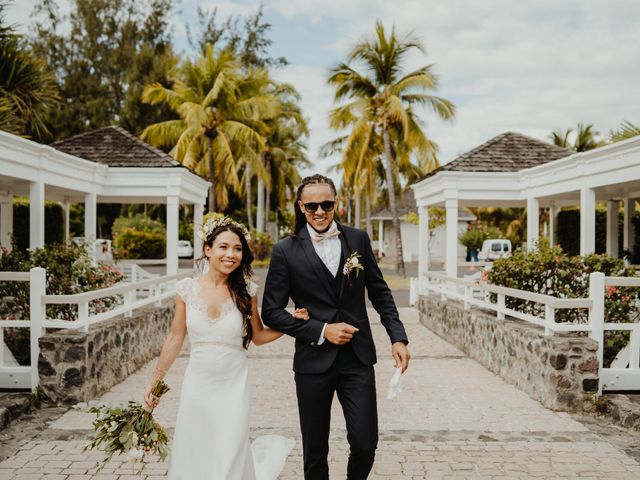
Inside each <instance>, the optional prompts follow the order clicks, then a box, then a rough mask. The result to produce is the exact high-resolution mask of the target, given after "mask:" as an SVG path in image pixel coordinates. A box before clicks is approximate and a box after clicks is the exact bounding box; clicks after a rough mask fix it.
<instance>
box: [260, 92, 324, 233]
mask: <svg viewBox="0 0 640 480" xmlns="http://www.w3.org/2000/svg"><path fill="white" fill-rule="evenodd" d="M273 87H274V90H273V94H274V95H275V96H276V97H277V98H278V100H279V109H280V111H279V113H278V115H277V116H275V117H273V118H271V119H267V120H266V122H265V123H266V124H267V127H268V129H269V133H268V134H267V136H266V139H265V148H264V149H263V151H262V153H261V160H262V164H263V165H264V168H265V169H266V171H267V176H266V178H265V180H266V181H263V180H262V179H261V178H258V212H257V221H256V224H257V225H259V226H260V227H262V226H263V225H265V224H266V223H268V222H269V212H270V211H271V196H272V192H274V193H275V196H276V203H277V205H278V207H280V208H285V205H286V203H287V200H288V198H289V196H290V195H289V194H293V192H295V189H296V187H297V185H298V184H299V183H300V173H299V171H298V167H302V166H309V165H310V164H311V162H310V161H309V160H308V158H307V155H306V145H305V143H304V142H303V141H302V138H303V137H307V136H308V135H309V129H308V127H307V121H306V119H305V118H304V116H303V115H302V111H301V109H300V106H299V104H298V102H299V101H300V95H299V93H298V92H297V91H296V90H295V88H294V87H293V86H291V85H289V84H286V83H275V84H274V85H273ZM263 199H264V200H263ZM258 230H260V228H258Z"/></svg>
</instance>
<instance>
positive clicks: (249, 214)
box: [244, 161, 253, 231]
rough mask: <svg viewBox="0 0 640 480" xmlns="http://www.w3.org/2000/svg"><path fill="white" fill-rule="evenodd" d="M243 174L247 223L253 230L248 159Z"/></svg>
mask: <svg viewBox="0 0 640 480" xmlns="http://www.w3.org/2000/svg"><path fill="white" fill-rule="evenodd" d="M244 174H245V180H246V183H247V223H248V227H249V230H250V231H251V230H253V214H252V213H251V164H250V163H249V162H248V161H247V168H246V170H245V172H244Z"/></svg>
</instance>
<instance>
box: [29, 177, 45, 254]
mask: <svg viewBox="0 0 640 480" xmlns="http://www.w3.org/2000/svg"><path fill="white" fill-rule="evenodd" d="M43 246H44V183H43V182H41V181H39V180H38V181H36V182H31V183H30V185H29V248H40V247H43Z"/></svg>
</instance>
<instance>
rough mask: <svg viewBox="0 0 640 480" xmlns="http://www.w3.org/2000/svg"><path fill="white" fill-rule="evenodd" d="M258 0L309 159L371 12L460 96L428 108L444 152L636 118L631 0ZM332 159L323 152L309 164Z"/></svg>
mask: <svg viewBox="0 0 640 480" xmlns="http://www.w3.org/2000/svg"><path fill="white" fill-rule="evenodd" d="M68 1H69V0H66V1H65V2H62V4H63V5H64V4H65V3H66V4H67V5H68ZM16 3H18V2H16ZM19 3H20V6H19V7H17V5H14V6H13V7H10V8H9V11H8V13H9V14H10V15H8V16H9V20H10V21H14V22H15V21H20V22H21V23H25V22H26V23H28V13H30V11H31V8H32V5H33V4H34V3H35V0H24V1H20V2H19ZM259 3H260V2H259V1H254V0H246V1H241V0H237V1H224V2H216V3H215V5H216V6H217V7H218V11H219V14H220V18H225V17H226V16H227V15H231V14H240V15H246V14H248V13H253V12H255V11H256V9H257V6H258V5H259ZM198 4H200V5H202V6H204V7H207V8H210V7H211V6H213V5H214V4H211V3H208V2H204V1H203V0H182V2H181V3H180V5H179V7H178V8H179V10H180V11H181V12H182V13H181V14H180V15H179V16H177V17H176V19H175V21H174V22H173V25H174V28H175V34H176V37H181V36H182V41H183V43H184V38H183V36H184V24H185V23H187V22H195V20H196V19H195V11H196V6H197V5H198ZM264 6H265V16H266V20H267V21H269V22H271V23H272V24H273V34H274V35H276V34H277V37H278V43H277V45H278V48H279V50H278V52H277V55H284V56H288V57H289V58H292V57H293V58H300V59H302V60H301V61H299V62H298V63H296V64H295V65H291V66H289V67H287V68H286V69H284V70H282V71H279V72H277V73H276V76H277V77H278V78H279V79H281V80H286V81H289V82H290V83H292V84H294V85H295V86H296V88H297V89H298V90H299V91H300V92H301V94H302V95H303V101H302V106H303V108H304V111H305V113H306V115H307V116H308V117H309V118H310V126H311V139H310V141H309V147H310V148H309V156H310V158H312V159H314V160H317V154H318V148H319V147H320V145H322V144H323V143H324V142H326V141H327V140H329V139H331V138H334V137H335V134H334V133H333V132H331V131H329V129H328V127H327V113H328V111H329V110H330V109H331V108H332V106H333V101H332V100H333V95H332V91H331V89H330V88H329V87H327V86H326V82H325V79H326V76H327V71H328V68H329V66H330V65H332V64H333V63H336V62H338V61H342V60H344V59H345V56H346V53H347V52H348V50H349V49H350V48H351V46H352V45H353V44H354V43H355V42H356V41H359V40H360V39H362V38H363V36H364V35H371V34H372V32H373V26H374V22H375V20H376V19H382V20H383V21H384V24H385V25H386V26H387V27H389V28H390V27H391V25H395V27H396V30H397V31H398V33H400V34H402V33H408V32H410V31H413V33H414V34H415V35H417V36H419V37H421V38H422V39H423V41H424V42H425V44H426V47H427V55H426V56H423V55H411V56H410V57H408V59H407V68H408V69H412V68H416V67H418V66H422V65H424V64H426V63H435V67H434V69H435V72H436V73H437V74H438V75H439V77H440V89H439V90H438V92H436V93H437V94H438V95H441V96H443V97H445V98H447V99H450V100H452V101H454V102H455V103H456V105H457V107H458V113H457V116H456V120H455V122H454V123H445V122H442V121H440V120H438V119H436V118H435V116H434V115H433V114H432V113H430V112H427V113H426V114H425V115H424V118H425V120H426V123H427V128H428V132H429V134H430V136H431V137H432V138H433V139H434V140H435V141H436V142H438V143H439V144H440V147H441V155H440V157H441V160H443V161H450V160H452V159H453V158H455V156H457V155H458V154H461V153H464V152H465V151H467V150H469V149H471V148H473V147H475V146H477V145H478V144H479V143H481V142H483V141H485V140H487V139H489V138H491V137H492V136H495V135H498V134H500V133H502V132H504V131H507V130H514V131H519V132H523V133H528V134H530V135H533V136H536V137H537V138H540V139H546V137H547V136H548V134H549V133H550V132H551V130H553V129H555V128H568V127H573V126H575V124H576V123H577V122H581V121H582V122H587V123H593V124H594V125H595V128H596V129H597V130H600V132H602V133H603V134H606V133H607V132H608V131H609V130H610V129H612V128H615V127H616V126H617V125H618V124H619V123H620V122H621V121H622V120H625V119H626V120H630V121H633V122H636V123H638V122H640V117H639V114H638V105H639V104H640V81H638V80H639V79H640V52H639V51H638V48H637V46H638V44H639V43H640V34H639V33H638V28H637V20H638V18H640V2H638V1H637V0H616V1H615V2H603V1H599V0H536V1H535V2H514V1H512V0H483V1H477V0H448V1H447V2H444V1H437V0H396V1H389V0H304V1H299V2H291V1H290V0H265V2H264ZM300 26H302V27H303V28H300ZM306 26H308V28H307V29H305V28H304V27H306ZM294 27H295V28H294ZM300 31H302V32H303V33H302V34H300V33H298V32H300ZM318 32H320V33H318ZM332 162H333V163H335V159H333V160H329V161H322V162H319V163H317V169H318V170H320V171H324V170H325V169H326V167H327V166H328V164H330V163H332Z"/></svg>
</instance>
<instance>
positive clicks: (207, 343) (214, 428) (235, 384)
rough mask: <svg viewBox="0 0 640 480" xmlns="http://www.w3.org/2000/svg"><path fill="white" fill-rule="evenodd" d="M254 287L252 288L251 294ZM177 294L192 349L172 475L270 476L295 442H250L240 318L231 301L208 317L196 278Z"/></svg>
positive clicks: (222, 479) (216, 479) (201, 479)
mask: <svg viewBox="0 0 640 480" xmlns="http://www.w3.org/2000/svg"><path fill="white" fill-rule="evenodd" d="M256 291H257V285H256V284H255V283H253V282H251V283H250V285H249V293H250V294H251V296H255V294H256ZM177 292H178V294H179V295H180V296H181V297H182V299H183V300H184V302H185V304H186V306H187V332H188V334H189V340H190V343H191V354H190V357H189V363H188V365H187V369H186V372H185V374H184V380H183V383H182V392H181V396H180V404H179V407H178V417H177V420H176V428H175V434H174V437H173V442H172V445H171V466H170V467H169V479H170V480H275V479H277V478H278V475H279V474H280V472H281V471H282V468H283V467H284V463H285V461H286V459H287V456H288V455H289V452H290V451H291V448H292V447H293V443H294V442H293V440H291V439H287V438H284V437H280V436H276V435H265V436H262V437H259V438H257V439H256V440H255V441H254V442H253V445H251V444H250V442H249V398H250V391H249V379H248V362H247V354H246V350H245V349H244V348H243V347H242V335H243V325H242V315H241V313H240V311H239V310H238V308H237V307H236V305H235V303H234V302H233V301H232V300H231V299H230V300H229V301H228V302H227V303H226V304H225V305H223V306H222V309H221V311H220V315H219V316H218V317H217V318H211V316H210V314H209V312H208V309H207V304H206V303H205V301H204V300H203V299H202V297H201V296H200V293H199V283H198V279H197V278H185V279H183V280H180V281H179V282H178V284H177Z"/></svg>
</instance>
